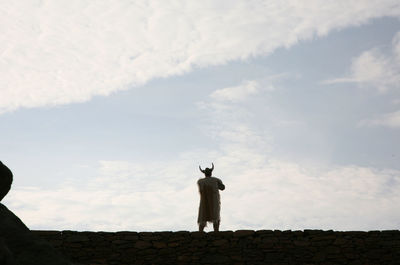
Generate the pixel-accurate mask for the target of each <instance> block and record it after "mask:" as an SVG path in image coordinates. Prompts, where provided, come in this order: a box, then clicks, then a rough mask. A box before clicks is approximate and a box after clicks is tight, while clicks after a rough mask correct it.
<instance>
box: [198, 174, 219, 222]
mask: <svg viewBox="0 0 400 265" xmlns="http://www.w3.org/2000/svg"><path fill="white" fill-rule="evenodd" d="M197 185H198V186H199V192H200V206H199V216H198V218H197V223H198V224H206V223H207V222H216V221H220V219H221V217H220V210H221V200H220V196H219V189H220V190H224V189H225V186H224V184H223V183H222V181H221V180H220V179H219V178H215V177H205V178H202V179H199V180H198V181H197Z"/></svg>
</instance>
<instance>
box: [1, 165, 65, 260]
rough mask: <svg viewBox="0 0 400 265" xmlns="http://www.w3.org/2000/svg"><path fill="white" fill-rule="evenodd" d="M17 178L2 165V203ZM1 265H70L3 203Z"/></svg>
mask: <svg viewBox="0 0 400 265" xmlns="http://www.w3.org/2000/svg"><path fill="white" fill-rule="evenodd" d="M12 180H13V174H12V172H11V170H10V169H9V168H8V167H7V166H5V165H4V164H3V163H2V162H1V161H0V201H1V200H2V199H3V198H4V197H5V196H6V195H7V193H8V191H9V190H10V188H11V184H12ZM0 264H1V265H68V264H70V262H68V261H67V260H66V259H65V258H64V257H62V256H61V255H60V254H59V253H58V252H57V251H56V250H55V249H54V248H53V247H52V246H51V245H50V244H49V243H47V242H46V241H44V240H43V239H40V238H38V237H36V236H34V235H33V234H32V233H31V231H30V230H29V229H28V227H26V225H25V224H24V223H23V222H22V221H21V220H20V219H19V218H18V217H17V216H16V215H15V214H13V213H12V212H11V211H10V210H8V209H7V207H6V206H4V205H3V204H1V203H0Z"/></svg>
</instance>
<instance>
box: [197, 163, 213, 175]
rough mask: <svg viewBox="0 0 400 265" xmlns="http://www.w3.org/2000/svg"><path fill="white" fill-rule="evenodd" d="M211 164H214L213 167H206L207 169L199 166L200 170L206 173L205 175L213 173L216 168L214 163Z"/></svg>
mask: <svg viewBox="0 0 400 265" xmlns="http://www.w3.org/2000/svg"><path fill="white" fill-rule="evenodd" d="M211 165H212V167H211V168H208V167H207V168H206V169H204V170H203V169H201V166H199V169H200V171H201V172H203V173H204V175H206V176H211V174H212V171H213V170H214V163H211Z"/></svg>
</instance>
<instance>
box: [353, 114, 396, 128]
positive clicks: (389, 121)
mask: <svg viewBox="0 0 400 265" xmlns="http://www.w3.org/2000/svg"><path fill="white" fill-rule="evenodd" d="M359 126H367V127H376V126H384V127H390V128H400V110H399V111H395V112H391V113H385V114H381V115H377V116H376V117H374V118H372V119H366V120H362V121H360V123H359Z"/></svg>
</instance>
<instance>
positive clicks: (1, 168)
mask: <svg viewBox="0 0 400 265" xmlns="http://www.w3.org/2000/svg"><path fill="white" fill-rule="evenodd" d="M12 181H13V174H12V172H11V170H10V169H9V168H8V167H7V166H6V165H4V164H3V163H2V162H1V161H0V201H1V200H2V199H3V198H4V197H5V196H6V195H7V193H8V192H9V191H10V188H11V184H12Z"/></svg>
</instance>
